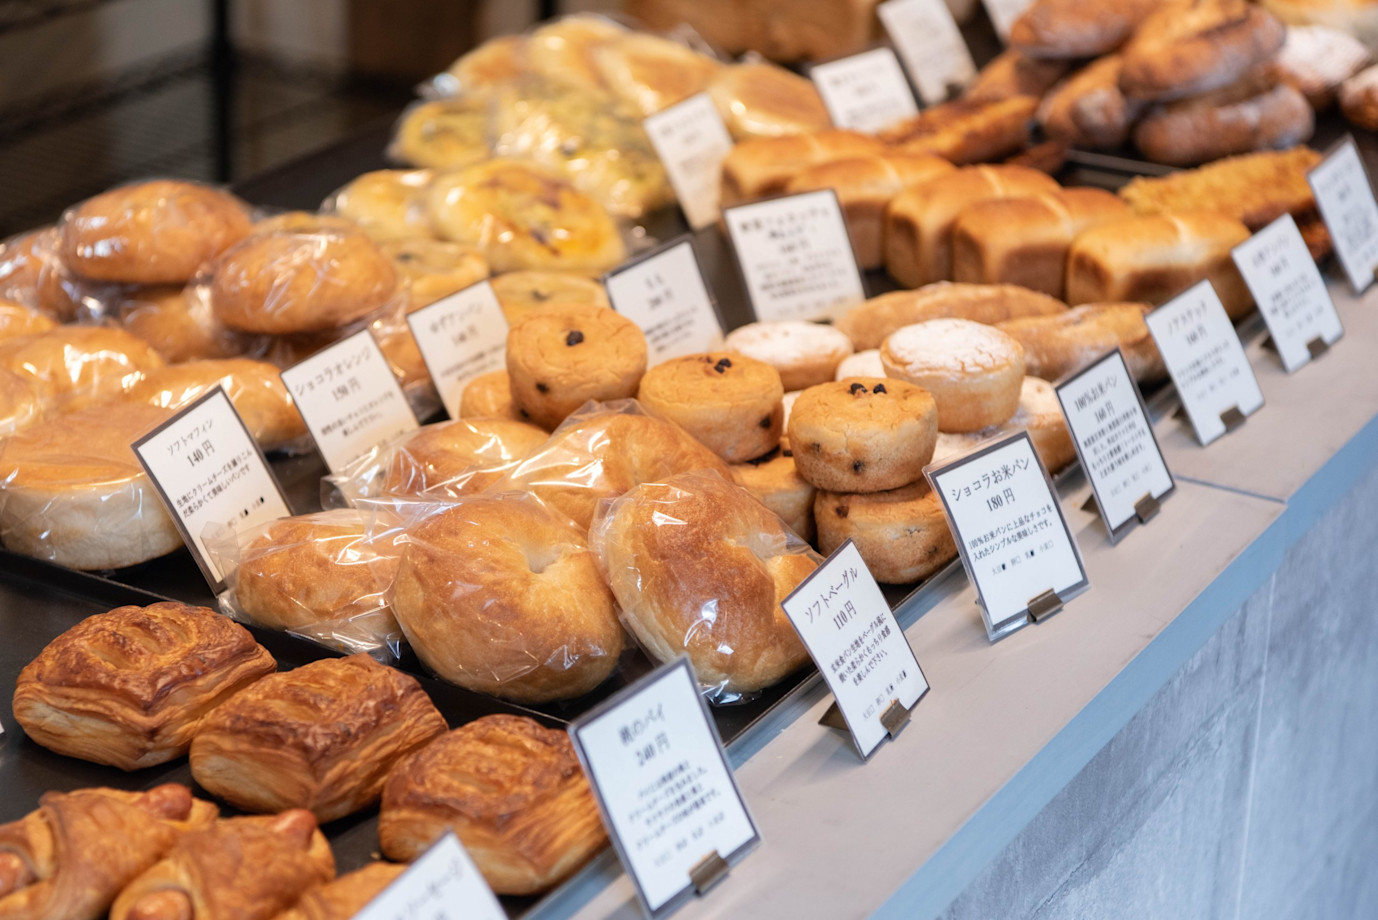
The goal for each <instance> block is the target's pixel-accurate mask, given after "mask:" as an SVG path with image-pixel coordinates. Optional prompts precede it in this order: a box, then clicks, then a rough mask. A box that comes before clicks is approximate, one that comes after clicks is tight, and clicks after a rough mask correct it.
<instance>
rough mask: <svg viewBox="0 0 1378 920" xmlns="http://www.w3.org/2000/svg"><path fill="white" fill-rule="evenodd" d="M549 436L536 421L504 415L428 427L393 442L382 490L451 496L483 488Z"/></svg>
mask: <svg viewBox="0 0 1378 920" xmlns="http://www.w3.org/2000/svg"><path fill="white" fill-rule="evenodd" d="M548 437H549V435H548V434H547V433H546V432H545V431H543V430H541V429H540V428H537V427H536V426H535V425H530V424H527V423H526V422H515V421H511V420H508V419H503V418H480V419H465V418H461V419H459V420H458V421H452V422H438V423H437V424H434V425H427V426H425V427H424V428H420V429H418V430H416V431H414V432H411V433H409V434H408V435H406V436H405V438H404V439H403V440H402V441H401V443H399V444H398V445H397V446H396V450H395V451H394V453H393V455H392V460H391V461H389V463H388V471H387V476H386V478H385V479H384V482H383V491H384V492H386V493H388V494H390V495H414V496H421V495H442V496H449V497H458V496H460V495H466V494H473V493H476V492H482V491H483V490H485V489H487V488H488V487H489V486H491V485H493V484H494V483H496V482H497V481H498V480H500V479H502V478H503V476H504V474H505V473H506V472H507V471H508V469H509V468H510V467H512V466H513V465H514V464H515V463H516V462H517V461H519V460H524V459H525V458H526V457H527V456H529V455H530V454H531V453H532V452H534V451H535V450H536V448H538V447H540V446H541V445H542V444H544V443H545V441H546V438H548Z"/></svg>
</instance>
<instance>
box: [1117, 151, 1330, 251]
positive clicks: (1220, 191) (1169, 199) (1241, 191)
mask: <svg viewBox="0 0 1378 920" xmlns="http://www.w3.org/2000/svg"><path fill="white" fill-rule="evenodd" d="M1320 161H1321V155H1320V154H1319V153H1317V152H1316V151H1314V150H1312V149H1310V148H1309V147H1293V148H1292V149H1291V150H1282V151H1272V150H1268V151H1260V152H1258V153H1246V154H1241V155H1239V156H1235V157H1229V158H1228V159H1224V160H1220V161H1218V162H1215V163H1210V164H1207V165H1205V166H1201V167H1198V168H1196V169H1189V170H1181V171H1179V172H1174V173H1169V174H1168V175H1166V176H1158V177H1150V176H1139V177H1137V178H1135V179H1131V180H1130V181H1129V183H1128V184H1126V185H1125V186H1124V187H1122V188H1121V189H1120V191H1119V195H1120V197H1121V198H1123V199H1124V200H1125V201H1126V202H1128V203H1129V206H1130V207H1131V208H1133V209H1134V211H1135V213H1137V214H1145V215H1148V214H1171V213H1174V212H1178V211H1188V210H1194V209H1202V210H1210V211H1218V212H1220V213H1221V214H1226V215H1228V216H1230V217H1233V218H1234V219H1236V220H1238V221H1241V222H1242V223H1243V224H1244V225H1245V226H1246V227H1248V228H1249V229H1250V230H1261V229H1262V228H1264V227H1266V226H1267V225H1268V224H1270V223H1272V222H1273V221H1274V220H1276V219H1277V218H1279V217H1281V216H1282V215H1283V214H1289V213H1290V214H1294V215H1302V214H1305V213H1306V212H1308V211H1311V210H1313V209H1314V208H1315V207H1316V199H1315V196H1314V195H1312V193H1311V186H1310V184H1309V183H1307V181H1306V174H1307V173H1308V172H1310V171H1311V170H1312V169H1313V168H1315V167H1316V165H1317V164H1319V163H1320Z"/></svg>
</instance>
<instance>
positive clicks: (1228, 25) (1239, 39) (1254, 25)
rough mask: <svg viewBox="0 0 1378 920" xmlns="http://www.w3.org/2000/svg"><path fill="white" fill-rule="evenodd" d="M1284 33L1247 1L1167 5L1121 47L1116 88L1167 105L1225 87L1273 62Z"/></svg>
mask: <svg viewBox="0 0 1378 920" xmlns="http://www.w3.org/2000/svg"><path fill="white" fill-rule="evenodd" d="M1285 38H1286V29H1285V28H1284V26H1283V25H1282V23H1281V22H1280V21H1278V19H1277V17H1275V16H1273V15H1272V14H1271V13H1269V12H1267V11H1266V10H1263V9H1261V8H1260V7H1257V6H1255V5H1253V4H1251V3H1249V2H1247V0H1170V2H1168V3H1164V4H1163V5H1161V6H1160V7H1159V8H1158V10H1157V11H1155V12H1154V13H1152V14H1150V15H1149V16H1148V17H1147V18H1146V19H1144V21H1143V22H1142V23H1140V24H1139V28H1138V29H1137V30H1135V32H1134V37H1133V38H1131V39H1130V40H1129V41H1128V42H1127V43H1126V44H1125V46H1124V51H1123V55H1124V66H1123V68H1122V69H1121V71H1120V89H1121V90H1122V91H1123V92H1124V94H1125V95H1126V96H1128V97H1130V98H1133V99H1145V100H1149V101H1153V102H1166V101H1170V100H1173V99H1183V98H1186V97H1187V96H1196V95H1199V94H1201V93H1206V92H1210V91H1211V90H1213V89H1219V88H1221V87H1224V86H1229V85H1230V84H1231V83H1234V82H1235V81H1237V80H1238V79H1239V78H1240V77H1242V76H1244V74H1246V73H1247V72H1248V71H1250V70H1251V69H1253V68H1254V67H1256V66H1258V65H1259V64H1262V63H1264V62H1265V61H1267V60H1269V59H1270V58H1272V57H1273V55H1275V54H1276V53H1277V51H1278V49H1280V48H1281V47H1282V43H1283V41H1284V39H1285Z"/></svg>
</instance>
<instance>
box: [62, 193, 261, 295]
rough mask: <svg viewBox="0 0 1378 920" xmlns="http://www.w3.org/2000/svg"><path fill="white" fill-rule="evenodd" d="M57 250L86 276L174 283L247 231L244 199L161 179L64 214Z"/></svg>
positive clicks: (90, 200) (99, 197)
mask: <svg viewBox="0 0 1378 920" xmlns="http://www.w3.org/2000/svg"><path fill="white" fill-rule="evenodd" d="M60 232H61V240H60V243H59V248H58V251H59V253H60V254H61V256H62V261H63V263H64V264H65V265H66V266H67V267H68V268H69V269H71V270H72V271H73V272H75V273H77V274H78V275H81V276H82V277H84V278H91V279H93V280H96V281H116V282H119V283H121V284H175V283H180V282H184V281H186V280H188V279H189V278H191V276H192V275H194V274H196V270H197V269H198V268H200V267H201V265H202V263H205V262H208V261H210V260H211V259H214V258H215V257H216V256H218V255H219V254H220V253H222V252H224V251H225V250H226V249H228V248H229V247H230V246H233V245H234V244H235V243H237V242H239V241H240V240H241V239H243V237H244V236H245V235H246V234H248V232H249V213H248V208H247V207H246V206H245V204H244V202H242V201H240V200H239V199H238V198H236V197H235V196H233V195H231V194H230V193H229V192H223V191H221V190H219V189H214V188H211V187H210V186H206V185H200V184H198V183H195V182H180V181H176V180H171V179H155V180H153V181H151V182H136V183H134V184H133V185H125V186H121V187H119V188H113V189H111V190H110V191H108V192H102V193H101V194H99V195H97V196H95V197H94V198H88V199H87V200H86V201H83V202H82V203H81V204H79V205H77V206H76V207H74V208H72V209H71V210H69V211H68V212H67V213H66V214H64V215H63V217H62V224H61V227H60Z"/></svg>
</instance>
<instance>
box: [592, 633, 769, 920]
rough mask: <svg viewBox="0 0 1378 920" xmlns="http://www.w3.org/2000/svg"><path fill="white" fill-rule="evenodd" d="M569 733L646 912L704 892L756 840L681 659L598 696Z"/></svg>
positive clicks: (686, 662)
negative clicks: (612, 692) (606, 695)
mask: <svg viewBox="0 0 1378 920" xmlns="http://www.w3.org/2000/svg"><path fill="white" fill-rule="evenodd" d="M569 735H570V738H571V739H572V740H573V741H574V749H575V750H576V751H577V752H578V754H579V760H580V761H581V762H582V763H583V765H584V771H585V772H586V773H587V774H588V777H589V781H590V782H591V783H592V784H593V791H594V795H595V797H596V798H597V799H598V807H599V810H600V811H601V812H602V813H603V824H604V826H606V827H607V829H608V832H609V835H610V836H611V837H612V841H613V845H614V846H615V847H616V848H617V855H618V856H619V857H621V859H622V865H623V866H625V867H626V869H627V874H628V875H630V876H631V878H632V881H633V882H634V883H635V884H636V893H637V897H638V898H640V900H641V904H642V906H643V907H644V908H645V909H646V912H647V913H649V914H650V915H651V916H652V917H661V916H664V915H665V914H668V913H669V912H670V911H672V910H674V909H675V908H676V907H678V906H679V905H680V904H681V903H683V902H684V901H685V900H687V899H688V898H689V897H690V896H691V894H692V893H693V892H694V891H695V890H698V891H699V892H700V893H701V892H702V891H705V890H707V888H708V887H709V886H710V885H711V884H712V883H713V882H714V881H716V879H717V878H720V877H721V876H722V874H723V873H724V872H725V871H726V869H727V867H728V866H729V865H733V864H735V863H736V862H738V861H739V860H740V859H741V858H742V857H743V856H745V855H746V853H747V851H748V850H750V849H751V848H752V847H754V846H755V845H756V844H757V843H759V842H760V840H761V835H760V833H759V832H758V831H757V830H756V824H755V822H754V821H752V819H751V815H750V813H748V812H747V809H746V804H745V803H744V802H743V801H742V796H741V792H740V791H739V790H738V789H737V783H736V781H735V780H734V779H733V777H732V770H731V768H730V767H729V766H728V764H727V755H726V754H725V753H724V752H723V748H722V742H721V741H720V740H719V739H718V732H717V729H716V728H715V727H714V725H713V720H712V718H711V717H710V716H709V714H708V706H707V704H705V703H704V701H703V697H702V696H701V695H700V694H699V688H698V682H697V681H696V680H695V678H694V672H693V669H692V668H691V667H690V666H689V659H688V658H679V659H677V660H675V661H673V662H670V663H669V664H666V665H662V666H661V667H659V668H657V669H656V670H654V671H652V672H651V673H650V674H648V675H646V676H645V677H643V678H641V679H640V680H638V681H637V682H636V683H634V684H632V685H631V686H630V687H627V688H625V689H623V690H622V691H621V692H619V693H617V694H616V695H614V696H613V697H611V698H610V699H608V700H606V701H604V702H603V703H602V704H600V705H599V706H597V707H595V708H594V709H593V710H591V711H590V712H588V713H586V714H585V715H583V716H581V717H580V718H578V719H577V720H575V722H574V724H572V725H571V726H570V728H569Z"/></svg>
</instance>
